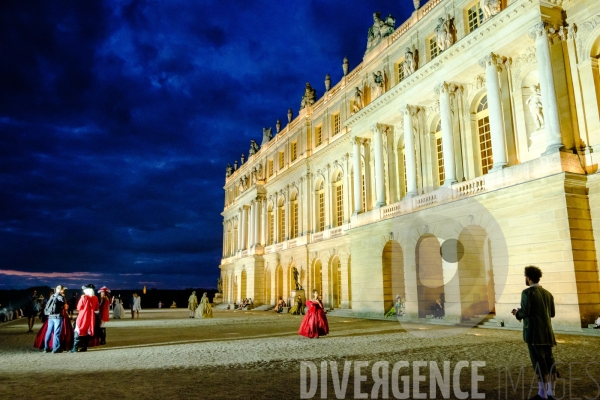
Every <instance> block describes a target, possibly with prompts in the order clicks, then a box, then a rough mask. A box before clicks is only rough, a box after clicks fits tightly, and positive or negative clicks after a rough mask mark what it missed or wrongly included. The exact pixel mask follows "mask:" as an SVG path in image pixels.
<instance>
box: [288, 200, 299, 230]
mask: <svg viewBox="0 0 600 400" xmlns="http://www.w3.org/2000/svg"><path fill="white" fill-rule="evenodd" d="M290 203H291V204H290V210H291V214H292V215H291V216H290V221H291V223H292V231H291V235H290V239H295V238H297V237H298V195H297V194H294V196H293V197H292V201H291V202H290Z"/></svg>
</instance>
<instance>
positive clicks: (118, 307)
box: [113, 295, 125, 319]
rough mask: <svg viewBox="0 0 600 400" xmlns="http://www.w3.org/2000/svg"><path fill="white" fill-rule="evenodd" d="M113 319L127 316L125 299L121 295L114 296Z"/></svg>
mask: <svg viewBox="0 0 600 400" xmlns="http://www.w3.org/2000/svg"><path fill="white" fill-rule="evenodd" d="M113 300H114V306H113V319H121V318H123V317H124V316H125V308H123V300H121V295H119V296H118V297H117V296H115V297H114V299H113Z"/></svg>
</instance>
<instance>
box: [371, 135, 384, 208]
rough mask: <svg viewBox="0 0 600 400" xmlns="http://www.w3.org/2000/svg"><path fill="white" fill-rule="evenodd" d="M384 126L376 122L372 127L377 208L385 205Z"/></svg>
mask: <svg viewBox="0 0 600 400" xmlns="http://www.w3.org/2000/svg"><path fill="white" fill-rule="evenodd" d="M383 128H384V127H383V126H382V125H380V124H375V125H373V126H372V127H371V131H373V147H374V152H375V193H376V195H377V202H376V203H375V208H379V207H383V206H385V181H384V179H385V177H384V174H383V139H382V137H381V135H382V133H381V130H382V129H383Z"/></svg>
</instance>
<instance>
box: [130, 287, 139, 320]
mask: <svg viewBox="0 0 600 400" xmlns="http://www.w3.org/2000/svg"><path fill="white" fill-rule="evenodd" d="M141 309H142V298H141V297H140V296H138V294H137V293H134V294H133V308H132V309H131V318H133V314H134V313H135V314H136V315H137V318H139V317H140V310H141Z"/></svg>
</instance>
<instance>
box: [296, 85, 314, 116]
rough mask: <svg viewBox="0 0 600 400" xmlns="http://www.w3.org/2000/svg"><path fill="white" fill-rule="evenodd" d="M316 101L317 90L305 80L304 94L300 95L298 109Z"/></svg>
mask: <svg viewBox="0 0 600 400" xmlns="http://www.w3.org/2000/svg"><path fill="white" fill-rule="evenodd" d="M315 101H317V91H316V90H315V89H313V88H312V87H311V86H310V83H308V82H306V87H305V88H304V95H302V101H301V102H300V109H301V110H302V109H304V108H305V107H306V106H312V105H313V104H315Z"/></svg>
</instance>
